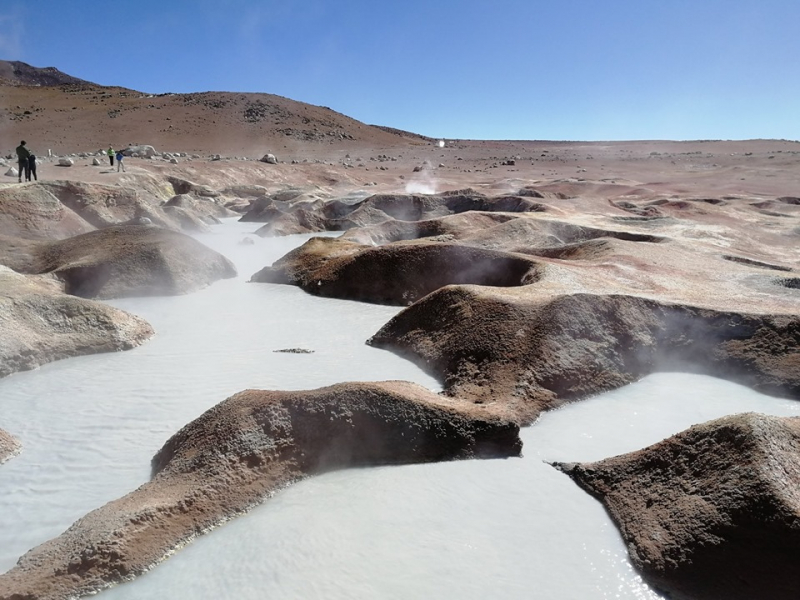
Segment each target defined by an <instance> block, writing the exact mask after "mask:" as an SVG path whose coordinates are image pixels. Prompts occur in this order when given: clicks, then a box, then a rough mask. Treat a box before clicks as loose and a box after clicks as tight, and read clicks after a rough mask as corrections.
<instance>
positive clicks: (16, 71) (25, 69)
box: [0, 60, 89, 86]
mask: <svg viewBox="0 0 800 600" xmlns="http://www.w3.org/2000/svg"><path fill="white" fill-rule="evenodd" d="M0 81H2V83H4V84H10V85H29V86H53V85H66V84H74V83H89V82H88V81H84V80H83V79H78V78H77V77H73V76H72V75H67V74H66V73H62V72H61V71H59V70H58V69H56V68H55V67H43V68H40V67H32V66H31V65H29V64H28V63H24V62H20V61H18V60H11V61H8V60H0Z"/></svg>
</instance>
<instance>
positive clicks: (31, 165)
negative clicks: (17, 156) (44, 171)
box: [25, 152, 39, 181]
mask: <svg viewBox="0 0 800 600" xmlns="http://www.w3.org/2000/svg"><path fill="white" fill-rule="evenodd" d="M31 175H33V180H34V181H39V178H38V177H37V176H36V156H35V155H34V154H33V152H31V155H30V156H29V157H28V172H27V173H26V175H25V179H26V181H30V180H31Z"/></svg>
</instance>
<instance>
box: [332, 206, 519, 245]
mask: <svg viewBox="0 0 800 600" xmlns="http://www.w3.org/2000/svg"><path fill="white" fill-rule="evenodd" d="M515 218H517V217H516V216H515V215H509V214H506V213H491V212H478V211H470V212H465V213H460V214H457V215H449V216H446V217H437V218H434V219H426V220H424V221H398V220H396V219H389V220H387V221H384V222H383V223H379V224H378V225H368V226H366V227H359V228H356V229H349V230H348V231H346V232H345V233H343V234H342V236H341V239H343V240H350V241H353V242H358V243H359V244H367V245H371V246H380V245H382V244H388V243H390V242H398V241H403V240H417V239H423V238H433V237H435V238H438V239H440V240H445V239H446V240H448V241H449V240H457V239H461V238H462V237H464V236H465V235H469V234H470V233H473V232H475V231H480V230H483V229H487V228H489V227H494V226H495V225H497V224H498V223H504V222H506V221H508V220H511V219H515Z"/></svg>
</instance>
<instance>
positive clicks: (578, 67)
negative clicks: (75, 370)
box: [0, 0, 800, 140]
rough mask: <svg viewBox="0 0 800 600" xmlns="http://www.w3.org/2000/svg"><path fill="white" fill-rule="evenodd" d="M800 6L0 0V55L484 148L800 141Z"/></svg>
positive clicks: (582, 0) (682, 1) (494, 0)
mask: <svg viewBox="0 0 800 600" xmlns="http://www.w3.org/2000/svg"><path fill="white" fill-rule="evenodd" d="M799 26H800V0H483V1H480V2H479V1H473V0H460V1H459V0H405V1H402V2H401V1H395V0H339V1H336V2H333V1H323V0H237V1H235V2H234V1H229V0H162V1H160V2H152V1H139V2H136V1H130V0H123V1H114V0H111V1H108V2H83V1H82V2H63V1H62V2H57V1H52V2H48V1H45V2H31V1H30V0H23V1H18V0H0V59H5V60H21V61H24V62H27V63H29V64H32V65H34V66H37V67H45V66H54V67H57V68H58V69H60V70H62V71H64V72H66V73H68V74H70V75H74V76H76V77H80V78H82V79H88V80H90V81H94V82H96V83H100V84H104V85H120V86H124V87H129V88H133V89H136V90H141V91H145V92H151V93H161V92H197V91H208V90H217V91H252V92H268V93H272V94H278V95H281V96H286V97H289V98H292V99H294V100H301V101H303V102H308V103H311V104H319V105H323V106H329V107H331V108H333V109H334V110H336V111H339V112H341V113H344V114H346V115H348V116H351V117H354V118H356V119H358V120H360V121H364V122H366V123H370V124H377V125H388V126H392V127H397V128H400V129H406V130H410V131H414V132H417V133H422V134H425V135H430V136H434V137H447V138H476V139H480V138H482V139H539V140H542V139H548V140H628V139H749V138H781V139H793V140H798V139H800V110H798V109H800V104H799V101H800V60H798V59H799V58H800V42H799V41H798V37H799V36H798V31H800V30H799V29H798V27H799Z"/></svg>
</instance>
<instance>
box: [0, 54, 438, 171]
mask: <svg viewBox="0 0 800 600" xmlns="http://www.w3.org/2000/svg"><path fill="white" fill-rule="evenodd" d="M0 125H2V126H3V128H4V133H5V134H7V135H6V136H4V137H7V140H6V141H7V142H8V146H7V147H4V148H0V152H2V153H3V154H6V153H10V152H11V151H12V150H13V147H14V145H16V143H15V142H11V141H10V140H19V139H26V140H28V141H29V142H30V143H35V144H36V146H37V147H40V148H47V149H52V150H53V151H54V152H56V153H59V152H61V153H69V152H75V151H85V150H91V149H96V148H100V147H107V146H109V145H113V146H115V147H116V146H122V145H125V144H130V143H133V142H137V143H147V144H150V145H153V146H155V147H156V148H158V149H159V150H166V149H169V150H172V151H184V152H187V151H188V152H193V153H199V154H206V153H210V154H228V155H245V156H250V157H257V156H263V154H264V153H266V152H273V153H278V154H280V156H281V158H286V157H288V158H291V159H297V160H302V159H315V158H321V157H323V156H328V155H329V154H330V151H331V150H336V151H338V150H341V154H342V156H344V155H345V154H346V153H347V152H349V151H353V152H357V151H358V148H359V147H362V146H364V145H366V146H369V147H393V146H396V145H401V146H403V145H408V144H411V145H420V144H424V145H427V144H430V143H431V139H430V138H427V137H425V136H423V135H419V134H416V133H412V132H408V131H401V130H399V129H394V128H392V127H382V126H376V125H367V124H365V123H363V122H361V121H358V120H356V119H353V118H351V117H348V116H346V115H344V114H341V113H338V112H336V111H334V110H331V109H330V108H327V107H324V106H315V105H311V104H306V103H304V102H301V101H297V100H292V99H290V98H284V97H282V96H276V95H273V94H268V93H252V92H248V93H242V92H194V93H177V94H173V93H168V94H148V93H144V92H139V91H136V90H132V89H127V88H121V87H113V86H103V85H99V84H96V83H92V82H90V81H86V80H84V79H79V78H77V77H73V76H71V75H67V74H66V73H63V72H61V71H59V70H58V69H56V68H55V67H46V68H38V67H33V66H31V65H29V64H27V63H24V62H20V61H3V60H0Z"/></svg>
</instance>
